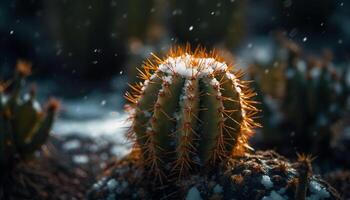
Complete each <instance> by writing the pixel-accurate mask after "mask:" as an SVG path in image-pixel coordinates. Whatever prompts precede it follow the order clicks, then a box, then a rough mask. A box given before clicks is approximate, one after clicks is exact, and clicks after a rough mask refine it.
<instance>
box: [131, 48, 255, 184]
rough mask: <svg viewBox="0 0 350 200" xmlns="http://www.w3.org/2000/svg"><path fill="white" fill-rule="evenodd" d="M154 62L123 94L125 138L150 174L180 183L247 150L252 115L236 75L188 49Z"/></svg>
mask: <svg viewBox="0 0 350 200" xmlns="http://www.w3.org/2000/svg"><path fill="white" fill-rule="evenodd" d="M154 57H155V60H156V63H154V62H151V61H150V62H148V63H147V64H145V66H144V71H140V76H141V77H142V78H143V79H144V83H141V84H137V85H134V86H131V88H132V89H133V92H132V93H127V94H126V98H127V99H128V100H129V101H130V102H131V103H133V105H134V109H133V111H134V112H133V114H132V119H133V124H132V127H131V130H130V134H131V135H133V136H135V137H136V142H137V145H139V147H140V149H141V153H142V156H143V159H144V166H145V167H146V168H148V169H150V172H151V174H153V175H157V176H158V177H159V178H162V177H163V176H164V175H165V174H171V175H173V176H178V177H180V178H181V177H183V176H184V175H187V174H188V173H190V172H193V171H196V170H198V169H199V167H200V166H202V167H204V168H206V169H210V168H211V167H213V166H218V163H220V161H223V160H225V159H227V158H229V157H230V156H231V155H232V154H234V153H237V154H238V153H242V152H244V150H245V149H246V148H247V147H248V148H249V146H248V144H247V139H248V137H249V136H250V135H251V134H252V128H253V127H255V126H257V125H258V124H257V123H255V122H254V121H253V119H252V117H253V116H254V115H255V114H256V113H257V112H258V110H257V109H256V108H255V107H254V105H253V104H254V103H256V102H255V101H253V100H251V98H252V97H253V96H255V93H254V92H253V91H252V90H251V89H250V88H249V87H248V85H247V82H245V81H243V80H240V78H241V77H242V72H240V71H237V72H234V71H233V70H234V69H233V67H232V66H228V65H227V64H226V63H224V62H222V61H221V59H220V58H218V56H217V55H216V53H206V52H205V50H203V49H200V48H197V49H196V50H195V51H194V52H192V51H190V48H189V46H187V47H186V48H185V49H181V48H177V49H172V50H171V51H170V53H169V55H168V57H167V58H166V59H165V60H162V59H160V58H158V57H156V56H154ZM165 171H166V172H170V173H164V172H165Z"/></svg>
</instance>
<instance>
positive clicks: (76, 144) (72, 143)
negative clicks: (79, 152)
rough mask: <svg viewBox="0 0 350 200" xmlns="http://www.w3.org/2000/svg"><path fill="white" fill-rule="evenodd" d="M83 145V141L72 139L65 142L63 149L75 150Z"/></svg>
mask: <svg viewBox="0 0 350 200" xmlns="http://www.w3.org/2000/svg"><path fill="white" fill-rule="evenodd" d="M80 146H81V143H80V141H79V140H71V141H68V142H66V143H64V144H63V149H65V150H73V149H77V148H79V147H80Z"/></svg>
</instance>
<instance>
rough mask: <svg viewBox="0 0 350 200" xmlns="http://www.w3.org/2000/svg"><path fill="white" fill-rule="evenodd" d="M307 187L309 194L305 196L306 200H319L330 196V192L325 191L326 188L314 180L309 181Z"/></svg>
mask: <svg viewBox="0 0 350 200" xmlns="http://www.w3.org/2000/svg"><path fill="white" fill-rule="evenodd" d="M309 189H310V192H311V196H309V197H307V198H306V199H307V200H321V199H326V198H329V197H330V194H329V192H328V191H327V189H326V188H325V187H323V186H322V185H320V184H319V183H318V182H316V181H310V184H309Z"/></svg>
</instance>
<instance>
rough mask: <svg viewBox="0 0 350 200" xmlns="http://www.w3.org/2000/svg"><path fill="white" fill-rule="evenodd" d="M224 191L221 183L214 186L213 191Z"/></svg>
mask: <svg viewBox="0 0 350 200" xmlns="http://www.w3.org/2000/svg"><path fill="white" fill-rule="evenodd" d="M223 191H224V190H223V188H222V186H221V185H219V184H216V185H215V187H214V188H213V192H214V193H216V194H220V193H222V192H223Z"/></svg>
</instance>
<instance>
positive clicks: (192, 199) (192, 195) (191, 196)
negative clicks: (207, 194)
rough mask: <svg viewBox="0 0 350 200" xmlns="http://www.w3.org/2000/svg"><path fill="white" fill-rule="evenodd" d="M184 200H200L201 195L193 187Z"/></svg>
mask: <svg viewBox="0 0 350 200" xmlns="http://www.w3.org/2000/svg"><path fill="white" fill-rule="evenodd" d="M186 200H202V197H201V194H200V193H199V191H198V189H197V188H196V187H195V186H193V187H191V189H190V190H189V191H188V193H187V195H186Z"/></svg>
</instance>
